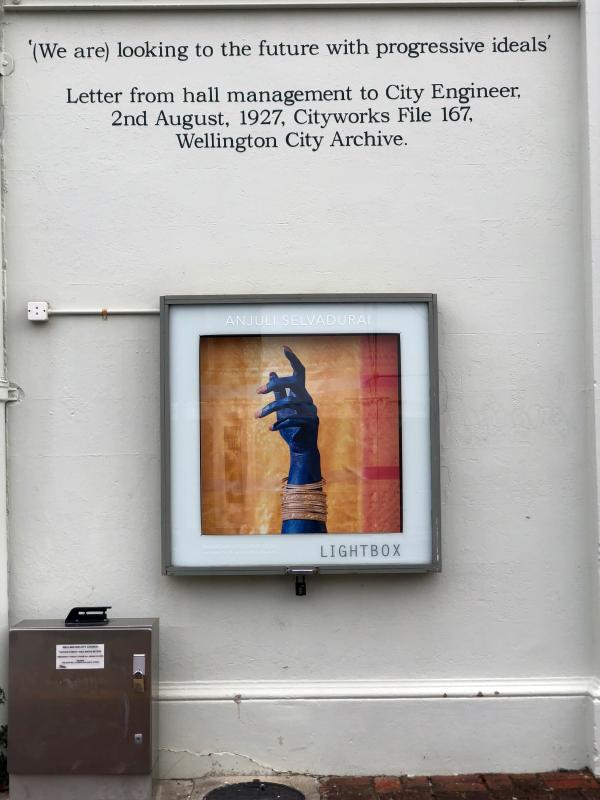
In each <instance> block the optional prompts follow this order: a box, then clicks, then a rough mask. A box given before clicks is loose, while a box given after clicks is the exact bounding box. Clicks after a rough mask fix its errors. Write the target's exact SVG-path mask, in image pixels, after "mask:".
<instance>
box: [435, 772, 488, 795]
mask: <svg viewBox="0 0 600 800" xmlns="http://www.w3.org/2000/svg"><path fill="white" fill-rule="evenodd" d="M431 786H432V787H433V792H434V794H435V796H436V797H437V796H438V792H439V791H442V792H483V793H486V792H487V788H486V786H485V784H484V782H483V780H482V779H481V776H480V775H432V776H431Z"/></svg>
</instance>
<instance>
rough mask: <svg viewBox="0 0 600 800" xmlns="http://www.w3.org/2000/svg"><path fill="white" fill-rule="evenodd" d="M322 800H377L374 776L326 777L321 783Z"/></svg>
mask: <svg viewBox="0 0 600 800" xmlns="http://www.w3.org/2000/svg"><path fill="white" fill-rule="evenodd" d="M320 790H321V798H322V800H375V798H376V794H375V790H374V788H373V778H347V777H332V778H325V779H324V780H322V781H321V784H320Z"/></svg>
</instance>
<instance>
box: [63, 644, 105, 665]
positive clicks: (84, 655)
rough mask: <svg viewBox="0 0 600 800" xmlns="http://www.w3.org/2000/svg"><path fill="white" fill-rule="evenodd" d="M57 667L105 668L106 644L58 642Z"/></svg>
mask: <svg viewBox="0 0 600 800" xmlns="http://www.w3.org/2000/svg"><path fill="white" fill-rule="evenodd" d="M56 669H104V645H103V644H57V645H56Z"/></svg>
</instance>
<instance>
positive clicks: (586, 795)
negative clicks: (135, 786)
mask: <svg viewBox="0 0 600 800" xmlns="http://www.w3.org/2000/svg"><path fill="white" fill-rule="evenodd" d="M244 780H245V779H244V778H240V781H244ZM267 780H270V781H277V782H279V783H283V784H286V785H287V784H288V782H289V784H290V785H292V786H293V776H286V775H281V776H272V775H271V776H269V778H267ZM316 780H317V781H318V791H319V796H320V798H321V800H600V781H598V780H596V778H595V777H594V776H593V775H592V773H591V772H589V771H588V770H577V771H570V770H559V771H558V772H540V773H535V774H515V775H508V774H501V773H492V774H477V775H431V776H410V777H409V776H407V775H379V776H374V777H360V778H348V777H335V776H332V777H327V778H318V779H316ZM204 795H205V791H204V789H201V786H200V781H198V782H196V781H192V780H187V781H159V784H158V791H157V795H156V797H157V800H202V798H203V797H204ZM0 800H1V799H0Z"/></svg>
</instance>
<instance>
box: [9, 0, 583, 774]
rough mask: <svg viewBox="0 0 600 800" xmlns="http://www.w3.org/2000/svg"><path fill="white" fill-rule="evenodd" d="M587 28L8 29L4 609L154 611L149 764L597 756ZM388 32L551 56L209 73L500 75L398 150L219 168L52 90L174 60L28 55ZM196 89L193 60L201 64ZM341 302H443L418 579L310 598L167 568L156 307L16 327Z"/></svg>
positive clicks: (280, 77) (212, 19)
mask: <svg viewBox="0 0 600 800" xmlns="http://www.w3.org/2000/svg"><path fill="white" fill-rule="evenodd" d="M579 13H580V12H579V11H578V10H577V9H574V8H560V9H559V8H556V9H547V8H545V9H533V8H527V7H523V8H520V9H504V10H482V9H470V10H468V11H467V10H456V9H446V10H442V9H437V10H428V11H425V10H421V11H419V10H408V9H403V10H390V9H378V10H369V11H365V10H353V11H349V10H335V11H331V10H329V11H327V10H320V11H294V12H268V13H267V12H260V11H254V12H251V13H240V12H229V13H223V12H216V11H210V12H208V11H207V12H197V13H196V12H178V13H171V14H162V13H152V14H149V13H143V12H136V13H133V12H131V13H130V12H119V13H94V12H86V13H80V14H75V13H43V14H42V13H36V12H33V11H32V12H29V13H27V12H20V13H17V12H12V13H11V14H7V15H6V20H5V21H6V23H7V26H6V32H5V37H6V44H5V46H6V48H7V49H8V50H9V52H10V53H11V54H12V55H13V56H14V58H15V71H14V73H13V75H11V76H10V77H9V78H8V79H7V80H6V85H5V94H6V110H5V118H6V129H5V158H6V193H5V214H6V230H7V235H6V261H7V272H8V279H7V280H8V298H9V302H8V334H7V347H8V368H9V376H10V379H11V380H12V381H14V382H16V383H17V384H18V385H19V386H20V387H21V388H22V389H23V392H24V397H23V399H22V401H21V402H19V403H18V404H16V405H14V406H12V407H11V408H10V409H9V423H8V433H9V505H10V511H9V521H10V553H9V559H10V562H9V563H10V601H11V609H10V615H11V619H12V620H13V621H16V620H18V619H22V618H30V617H44V616H51V617H58V616H62V615H63V614H64V613H65V611H66V610H67V609H68V608H69V607H70V606H71V605H74V604H76V603H80V604H95V603H100V602H107V603H111V604H112V606H113V609H112V614H113V615H114V616H158V617H160V620H161V679H162V681H163V682H164V683H163V696H164V698H165V699H164V702H163V703H162V723H161V747H162V748H163V761H162V769H163V773H164V774H165V775H172V776H178V777H186V776H192V775H199V774H203V773H205V772H207V771H211V770H217V771H218V770H219V769H221V770H225V771H228V770H229V771H231V770H233V771H239V772H244V771H256V769H257V762H258V765H259V766H260V767H261V769H265V770H266V769H274V770H288V769H291V770H294V771H306V772H324V773H326V772H336V773H373V772H381V773H383V772H398V771H408V772H413V773H418V772H429V773H435V772H454V771H475V770H478V769H482V770H483V769H485V770H490V771H492V770H525V771H532V770H538V769H551V768H555V767H580V766H583V765H584V764H586V763H590V761H591V758H592V755H591V749H590V748H591V745H592V737H591V735H588V734H590V731H591V728H592V718H591V712H590V708H589V707H588V700H587V698H588V697H589V696H592V695H594V694H597V692H596V690H595V688H594V687H595V684H594V683H593V681H592V680H591V676H593V675H594V674H596V669H595V659H594V647H593V620H594V619H596V615H595V608H594V605H593V603H594V597H595V586H596V580H597V567H596V563H595V560H594V558H592V549H593V548H592V544H591V543H592V539H593V538H594V536H595V531H596V517H595V493H594V487H593V486H592V485H591V482H590V481H589V479H588V476H589V474H590V471H591V470H592V468H593V463H594V451H593V441H594V431H593V424H592V421H591V419H590V416H589V415H586V409H587V407H588V406H587V396H588V394H589V389H590V387H591V377H590V370H589V368H588V363H589V359H588V351H586V342H587V341H588V339H587V337H588V334H589V330H590V327H589V325H588V324H587V322H588V321H589V320H588V319H587V318H586V315H585V313H584V309H585V289H586V280H587V278H586V265H587V260H586V259H587V256H586V251H585V248H584V244H585V236H586V233H585V226H584V219H585V214H586V209H587V206H586V205H585V181H584V180H583V178H582V173H584V174H585V170H586V167H585V160H584V159H583V156H584V153H585V151H584V149H583V147H582V141H583V140H584V132H585V131H584V126H585V114H584V111H585V103H584V100H583V97H584V93H585V87H583V86H582V75H581V62H580V49H581V45H582V38H583V35H582V29H581V27H580V20H579ZM398 30H401V32H402V36H403V37H405V38H417V39H418V38H423V36H424V33H423V32H424V31H425V32H426V33H427V37H428V38H435V37H436V36H437V37H443V36H449V35H450V34H451V33H454V34H463V35H467V34H468V35H469V36H472V37H473V36H489V34H490V32H499V33H500V35H504V33H509V34H510V35H513V36H514V37H515V38H523V39H524V38H527V37H528V36H530V35H531V34H532V33H536V32H540V31H543V32H544V33H551V34H552V48H551V50H550V52H549V53H548V54H547V57H545V58H542V57H535V58H534V57H531V55H522V56H521V55H515V56H514V57H512V58H511V59H510V60H505V61H502V60H500V59H498V58H495V59H481V60H478V61H477V62H474V61H473V60H464V61H459V60H456V61H452V62H448V63H447V62H441V61H438V62H434V61H433V60H431V59H430V60H425V59H423V60H420V59H418V60H414V61H412V60H411V61H410V63H407V61H406V60H403V61H400V62H395V63H394V64H392V63H391V62H390V63H386V64H382V63H381V62H375V61H368V62H362V61H361V62H360V63H358V62H356V63H354V62H352V63H350V62H348V63H345V64H344V65H343V66H342V65H340V64H339V63H337V62H336V63H327V64H326V65H323V62H319V65H313V66H310V65H309V66H306V65H304V64H303V65H301V68H300V66H298V64H297V63H295V64H289V63H282V64H278V65H277V69H276V70H274V71H273V72H271V73H270V72H269V71H268V69H272V67H265V66H263V65H262V64H259V63H257V62H256V60H252V61H249V62H248V64H246V65H244V66H243V67H242V66H241V65H233V66H231V67H229V69H230V70H232V72H228V73H226V77H227V79H228V80H243V79H245V76H246V75H248V74H251V75H253V76H254V75H256V81H255V82H256V83H258V84H260V83H262V84H263V85H269V82H271V81H281V82H284V83H285V82H287V83H290V82H296V83H297V82H300V83H301V85H306V84H308V85H310V82H311V81H312V83H313V84H314V83H315V82H317V81H323V80H324V79H327V80H329V81H330V82H334V81H336V80H337V81H341V80H342V79H343V78H344V76H347V75H348V73H352V75H353V79H354V80H357V79H358V78H359V77H360V78H362V77H364V79H365V80H367V79H368V80H371V81H374V82H376V83H381V81H384V80H385V81H387V80H388V77H389V79H390V81H391V79H395V80H398V81H400V82H407V81H415V80H418V81H419V82H423V83H428V82H431V81H438V80H440V81H444V82H448V83H450V82H455V83H469V82H470V81H472V80H474V81H476V82H478V83H480V82H481V83H485V82H493V81H496V82H500V83H507V84H512V83H515V82H516V83H518V84H520V85H522V86H523V88H524V92H523V94H524V97H523V99H522V100H521V101H519V103H515V104H514V105H512V106H510V107H509V106H507V105H500V104H496V105H493V104H490V105H487V106H486V107H485V110H484V109H483V108H482V110H481V114H480V116H479V112H478V120H477V124H475V123H474V124H473V125H471V126H465V127H460V128H456V129H453V128H448V127H444V128H443V129H442V128H441V126H436V127H434V128H429V129H426V130H425V129H424V130H422V131H418V132H415V133H412V132H411V133H410V145H409V147H407V148H406V153H401V154H398V153H389V152H384V151H369V152H366V151H353V152H340V153H324V154H321V153H316V154H311V153H305V152H297V151H285V152H283V151H278V152H277V153H265V152H263V153H246V154H240V155H235V154H230V153H203V152H202V151H197V152H183V151H179V150H177V149H176V148H175V147H173V146H171V144H170V141H171V140H170V136H172V134H170V135H168V134H163V133H160V134H157V132H155V131H153V132H146V131H128V132H126V134H127V135H123V132H122V131H120V130H117V129H112V128H109V127H106V126H104V125H103V126H102V127H98V125H99V123H100V121H101V120H102V119H104V117H103V114H104V113H105V112H103V110H102V109H100V107H86V108H85V109H79V108H71V107H67V106H65V105H64V104H63V103H62V100H63V97H64V87H65V86H66V85H71V84H72V83H73V84H76V85H77V86H80V87H81V88H82V89H83V88H86V87H92V86H96V84H99V85H103V86H107V87H110V86H111V84H114V85H115V86H116V85H121V84H124V85H126V86H127V85H134V84H137V85H141V83H142V81H147V82H150V80H151V79H152V81H153V82H154V84H156V85H158V84H160V82H161V81H164V82H167V83H175V84H176V85H177V84H178V82H181V81H184V80H188V79H189V75H190V69H191V67H190V65H189V64H188V65H187V66H186V65H177V64H169V65H164V64H148V65H143V67H141V66H140V65H128V66H127V68H126V69H123V68H118V65H116V64H115V62H109V63H108V64H93V65H88V66H85V65H84V66H83V67H80V68H79V69H78V72H77V74H76V75H75V73H74V72H73V69H74V67H73V64H72V63H70V62H69V63H67V62H65V63H64V64H52V65H48V64H46V65H43V66H39V65H35V64H34V63H33V62H32V59H31V52H30V48H29V46H28V45H27V41H28V40H29V39H34V40H40V39H42V40H46V39H47V38H48V37H50V39H51V40H54V39H56V40H64V41H66V42H67V43H70V44H73V43H75V42H77V41H95V40H99V41H104V40H105V39H106V40H108V41H112V40H115V39H118V38H121V39H123V38H126V37H129V38H132V37H137V38H139V39H146V38H153V37H154V38H157V37H158V38H160V37H162V38H163V40H166V39H168V38H169V37H176V36H179V37H181V36H187V35H189V36H192V35H200V34H197V33H196V32H198V31H201V35H202V36H204V37H206V38H207V39H215V40H216V39H221V38H224V37H226V38H242V37H246V38H247V39H248V40H250V41H256V40H257V39H259V38H262V37H263V36H266V37H267V38H269V37H270V38H273V39H276V38H290V39H291V38H293V37H296V38H303V37H310V38H311V39H314V38H316V39H318V40H325V39H326V38H327V37H328V36H336V35H337V36H340V35H342V36H349V37H350V36H353V35H361V36H363V37H371V38H377V37H379V36H385V35H387V33H389V32H390V31H398ZM192 31H193V32H194V33H193V34H192V33H190V32H192ZM218 66H219V70H220V69H222V65H218ZM211 70H212V71H211ZM244 70H246V72H244ZM215 79H216V80H224V78H223V74H222V73H219V71H218V70H217V65H214V66H209V67H207V68H206V71H203V72H201V71H198V72H197V74H196V80H197V81H202V82H203V83H211V82H214V80H215ZM582 164H583V165H584V166H583V167H582ZM336 291H344V292H359V293H360V292H373V291H378V292H382V291H390V292H412V291H427V292H429V291H431V292H437V294H438V299H439V308H440V369H441V388H442V392H441V412H442V415H441V423H442V428H441V430H442V465H443V466H442V492H443V554H444V569H443V572H442V574H440V575H425V576H369V577H350V576H340V577H329V578H324V577H322V578H318V579H314V580H310V581H309V593H308V596H307V597H306V598H304V599H297V598H296V597H294V595H293V586H292V583H291V581H290V580H289V579H284V578H237V577H236V578H213V579H198V578H167V577H164V576H161V575H160V561H159V553H160V531H159V528H160V497H159V483H160V454H159V415H158V411H159V409H158V402H159V395H158V393H159V379H158V319H156V318H152V317H148V318H119V319H110V320H109V321H102V320H100V319H86V318H65V319H58V318H57V319H54V320H52V321H51V322H50V323H48V324H47V325H39V326H35V325H32V324H31V323H28V322H27V321H26V318H25V312H24V309H25V304H26V302H27V300H31V299H48V300H49V301H50V302H51V304H52V305H53V306H55V307H60V308H69V307H71V308H80V307H93V308H101V307H117V308H118V307H140V308H147V307H152V306H157V304H158V297H159V295H161V294H186V293H190V294H194V293H206V294H211V293H234V292H235V293H242V292H247V293H254V292H257V293H260V292H272V293H277V292H281V293H286V292H336ZM549 679H557V680H552V681H550V683H548V680H549ZM465 680H467V681H468V683H467V684H466V685H465V683H464V681H465ZM430 681H434V682H435V683H434V684H433V688H432V684H431V683H430ZM415 686H416V688H415ZM461 687H462V688H461ZM478 687H481V688H478ZM478 691H482V692H483V693H485V694H490V695H492V697H491V698H490V699H485V700H482V699H481V698H477V697H473V695H476V694H477V692H478ZM444 692H446V693H447V694H450V695H452V694H455V695H458V696H457V697H455V698H454V699H450V698H444V697H443V694H444ZM495 692H498V693H499V695H500V696H498V697H494V693H495ZM237 694H241V695H242V700H241V703H240V702H234V701H233V697H234V696H235V695H237ZM527 695H529V697H528V696H527ZM223 698H231V699H223ZM246 698H247V700H246ZM213 753H217V755H211V754H213Z"/></svg>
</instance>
